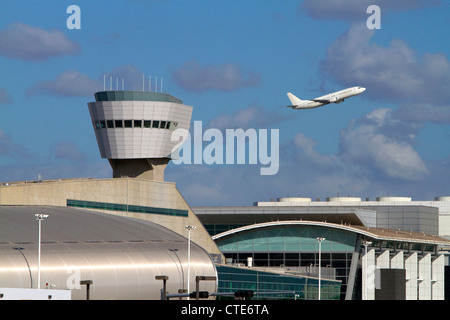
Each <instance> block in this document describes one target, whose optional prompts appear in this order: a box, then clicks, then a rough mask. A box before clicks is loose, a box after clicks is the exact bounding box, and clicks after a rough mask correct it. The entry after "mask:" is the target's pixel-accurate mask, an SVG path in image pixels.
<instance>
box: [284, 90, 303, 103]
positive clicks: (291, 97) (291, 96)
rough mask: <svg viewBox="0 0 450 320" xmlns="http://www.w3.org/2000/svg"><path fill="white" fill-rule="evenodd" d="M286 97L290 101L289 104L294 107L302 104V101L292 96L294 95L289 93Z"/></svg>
mask: <svg viewBox="0 0 450 320" xmlns="http://www.w3.org/2000/svg"><path fill="white" fill-rule="evenodd" d="M287 96H288V98H289V100H291V102H292V104H293V105H294V106H296V105H300V104H302V103H303V101H302V100H301V99H299V98H297V97H296V96H294V95H293V94H292V93H290V92H288V93H287Z"/></svg>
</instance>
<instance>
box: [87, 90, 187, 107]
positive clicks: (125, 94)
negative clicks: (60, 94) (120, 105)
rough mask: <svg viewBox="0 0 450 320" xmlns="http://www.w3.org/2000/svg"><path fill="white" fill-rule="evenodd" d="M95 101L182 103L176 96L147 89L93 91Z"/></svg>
mask: <svg viewBox="0 0 450 320" xmlns="http://www.w3.org/2000/svg"><path fill="white" fill-rule="evenodd" d="M94 96H95V101H97V102H98V101H161V102H174V103H180V104H183V101H181V100H180V99H178V98H175V97H174V96H171V95H170V94H167V93H162V92H147V91H99V92H96V93H95V95H94Z"/></svg>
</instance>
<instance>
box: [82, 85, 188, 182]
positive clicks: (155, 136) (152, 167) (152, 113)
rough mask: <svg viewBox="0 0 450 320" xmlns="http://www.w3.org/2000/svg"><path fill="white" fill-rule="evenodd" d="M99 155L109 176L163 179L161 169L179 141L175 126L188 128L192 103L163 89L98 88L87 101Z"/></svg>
mask: <svg viewBox="0 0 450 320" xmlns="http://www.w3.org/2000/svg"><path fill="white" fill-rule="evenodd" d="M88 107H89V112H90V115H91V119H92V123H93V125H94V131H95V136H96V138H97V143H98V147H99V149H100V154H101V157H102V158H106V159H108V161H109V163H110V164H111V167H112V169H113V177H114V178H121V177H130V178H142V179H149V180H158V181H164V170H165V168H166V166H167V164H168V163H169V161H170V159H171V154H172V152H173V151H174V150H173V149H174V147H175V146H176V145H177V144H178V143H179V141H178V140H177V141H171V140H172V139H171V137H172V133H173V131H174V130H175V129H177V128H182V129H186V130H189V125H190V121H191V116H192V109H193V108H192V107H191V106H187V105H184V104H183V102H182V101H181V100H179V99H177V98H175V97H173V96H171V95H169V94H167V93H162V92H146V91H100V92H97V93H95V102H90V103H88Z"/></svg>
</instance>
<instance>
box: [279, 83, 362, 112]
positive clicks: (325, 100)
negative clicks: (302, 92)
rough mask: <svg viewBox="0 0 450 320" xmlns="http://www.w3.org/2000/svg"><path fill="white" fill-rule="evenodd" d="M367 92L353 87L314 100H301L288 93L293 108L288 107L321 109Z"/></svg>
mask: <svg viewBox="0 0 450 320" xmlns="http://www.w3.org/2000/svg"><path fill="white" fill-rule="evenodd" d="M365 90H366V88H364V87H351V88H347V89H344V90H341V91H337V92H333V93H329V94H327V95H325V96H321V97H318V98H315V99H312V100H301V99H299V98H297V97H296V96H294V95H293V94H292V93H290V92H288V93H287V95H288V97H289V100H291V102H292V106H286V107H288V108H292V109H312V108H317V107H321V106H323V105H326V104H329V103H341V102H343V101H344V100H345V99H347V98H350V97H353V96H356V95H358V94H361V93H363V92H364V91H365Z"/></svg>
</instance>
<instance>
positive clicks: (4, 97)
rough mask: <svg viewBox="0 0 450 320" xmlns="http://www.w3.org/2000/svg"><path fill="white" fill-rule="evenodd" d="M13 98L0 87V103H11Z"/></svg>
mask: <svg viewBox="0 0 450 320" xmlns="http://www.w3.org/2000/svg"><path fill="white" fill-rule="evenodd" d="M12 102H13V98H12V97H11V95H10V94H9V93H8V91H6V90H5V89H2V88H0V104H11V103H12Z"/></svg>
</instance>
